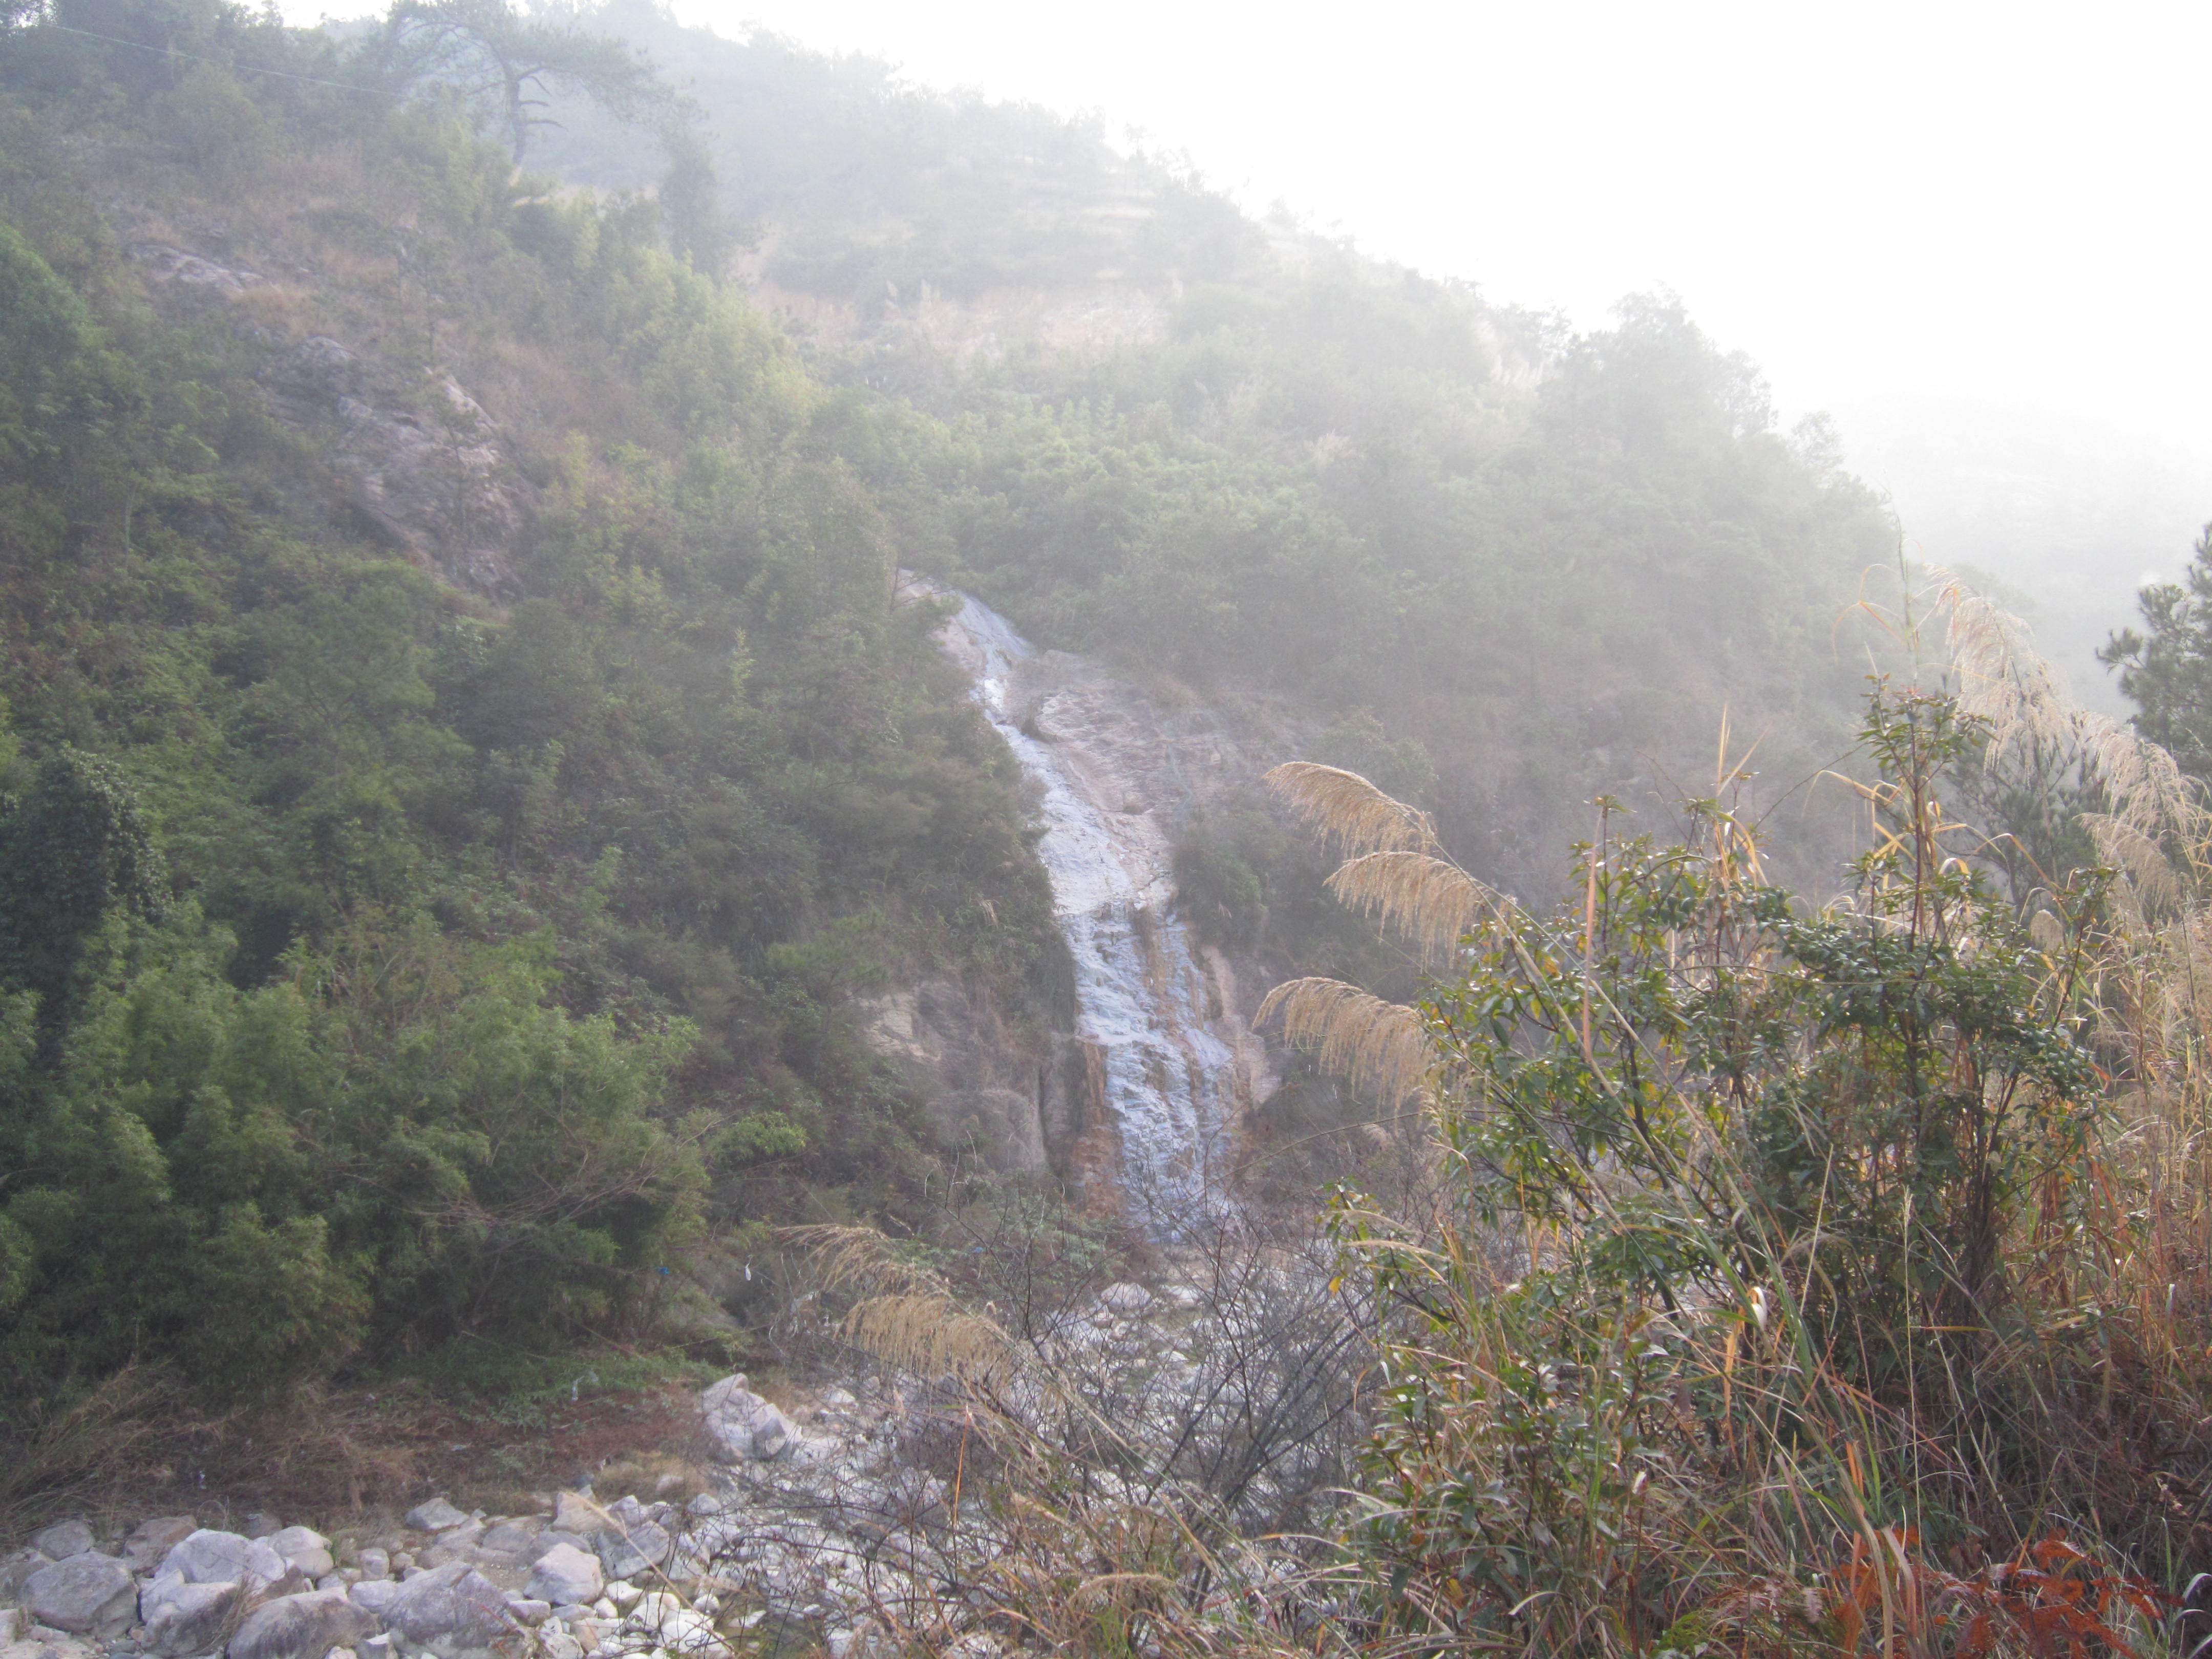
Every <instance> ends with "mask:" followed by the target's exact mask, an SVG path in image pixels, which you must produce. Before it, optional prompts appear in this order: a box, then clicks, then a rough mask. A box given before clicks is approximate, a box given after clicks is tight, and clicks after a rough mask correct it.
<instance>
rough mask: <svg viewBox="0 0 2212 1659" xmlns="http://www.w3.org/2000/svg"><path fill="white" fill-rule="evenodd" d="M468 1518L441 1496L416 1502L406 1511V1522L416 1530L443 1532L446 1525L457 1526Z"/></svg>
mask: <svg viewBox="0 0 2212 1659" xmlns="http://www.w3.org/2000/svg"><path fill="white" fill-rule="evenodd" d="M468 1518H469V1517H468V1516H465V1515H464V1514H462V1513H461V1511H460V1510H457V1509H455V1508H454V1507H453V1505H452V1504H449V1503H447V1501H446V1500H445V1499H444V1498H432V1499H431V1500H430V1501H429V1502H428V1503H427V1504H416V1506H415V1507H414V1508H413V1509H411V1510H408V1511H407V1524H408V1525H409V1526H410V1527H412V1528H414V1529H415V1530H416V1531H417V1532H443V1531H445V1530H446V1529H447V1528H448V1527H458V1526H459V1525H460V1524H461V1523H462V1522H465V1521H466V1520H467V1519H468Z"/></svg>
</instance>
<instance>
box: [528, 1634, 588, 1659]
mask: <svg viewBox="0 0 2212 1659" xmlns="http://www.w3.org/2000/svg"><path fill="white" fill-rule="evenodd" d="M538 1645H539V1646H541V1647H543V1648H544V1650H545V1659H584V1644H582V1643H581V1642H579V1641H578V1640H577V1639H576V1638H574V1637H573V1636H571V1635H569V1634H568V1632H566V1631H556V1632H553V1633H552V1634H551V1635H550V1636H547V1635H544V1634H541V1635H540V1636H539V1637H538Z"/></svg>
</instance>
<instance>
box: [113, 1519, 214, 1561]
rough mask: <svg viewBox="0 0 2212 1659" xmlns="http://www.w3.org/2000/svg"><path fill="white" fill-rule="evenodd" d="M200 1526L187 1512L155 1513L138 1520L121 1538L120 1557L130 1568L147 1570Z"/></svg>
mask: <svg viewBox="0 0 2212 1659" xmlns="http://www.w3.org/2000/svg"><path fill="white" fill-rule="evenodd" d="M199 1529H200V1523H199V1522H197V1521H195V1520H193V1519H192V1517H191V1516H189V1515H157V1516H155V1517H154V1518H153V1519H152V1520H150V1521H141V1522H139V1523H138V1524H137V1526H136V1527H134V1528H131V1535H130V1536H129V1537H128V1538H126V1539H125V1540H124V1541H123V1559H125V1561H127V1562H129V1563H130V1564H131V1571H133V1572H151V1571H153V1570H154V1566H155V1563H156V1562H158V1561H160V1560H161V1558H162V1557H163V1556H165V1555H167V1553H169V1552H170V1551H171V1550H173V1549H174V1548H176V1547H177V1546H178V1545H179V1544H181V1543H183V1542H184V1541H185V1540H186V1539H187V1538H190V1537H191V1535H192V1534H194V1533H196V1532H197V1531H198V1530H199Z"/></svg>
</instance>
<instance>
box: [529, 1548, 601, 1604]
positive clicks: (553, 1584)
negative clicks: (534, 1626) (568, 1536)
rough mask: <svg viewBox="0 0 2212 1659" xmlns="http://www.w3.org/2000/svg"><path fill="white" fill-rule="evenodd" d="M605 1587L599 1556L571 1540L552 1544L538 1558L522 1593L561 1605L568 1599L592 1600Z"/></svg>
mask: <svg viewBox="0 0 2212 1659" xmlns="http://www.w3.org/2000/svg"><path fill="white" fill-rule="evenodd" d="M605 1588H606V1575H605V1573H604V1572H603V1571H601V1570H600V1566H599V1558H598V1557H597V1556H595V1555H588V1554H586V1553H585V1552H584V1551H582V1550H580V1549H579V1548H577V1547H576V1546H575V1545H574V1544H556V1545H555V1546H554V1547H552V1548H551V1549H550V1550H548V1551H546V1552H545V1553H544V1554H543V1555H541V1556H539V1557H538V1561H537V1565H534V1566H532V1568H531V1570H530V1583H529V1584H528V1585H527V1586H526V1587H525V1593H526V1595H533V1596H538V1597H540V1598H542V1599H544V1601H550V1602H551V1603H552V1604H553V1605H554V1606H555V1607H562V1606H565V1605H567V1604H568V1603H570V1602H581V1601H598V1600H599V1595H600V1592H601V1591H602V1590H604V1589H605Z"/></svg>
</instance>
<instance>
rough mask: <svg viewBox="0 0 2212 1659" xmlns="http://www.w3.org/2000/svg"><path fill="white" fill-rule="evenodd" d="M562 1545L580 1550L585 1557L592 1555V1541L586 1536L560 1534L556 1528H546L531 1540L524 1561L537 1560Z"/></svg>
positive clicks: (569, 1533)
mask: <svg viewBox="0 0 2212 1659" xmlns="http://www.w3.org/2000/svg"><path fill="white" fill-rule="evenodd" d="M563 1544H566V1545H568V1547H570V1548H571V1549H579V1550H581V1551H583V1552H584V1553H585V1554H586V1555H589V1554H591V1553H592V1541H591V1539H590V1538H589V1537H588V1536H586V1534H582V1533H574V1532H562V1530H561V1529H560V1528H558V1527H548V1528H546V1529H545V1530H544V1532H541V1533H539V1534H538V1536H537V1537H536V1538H534V1539H532V1541H531V1544H530V1551H529V1553H528V1554H527V1556H526V1558H525V1559H527V1560H531V1561H535V1560H538V1559H539V1558H541V1557H543V1556H544V1555H546V1554H548V1553H550V1552H551V1551H553V1550H556V1549H558V1548H559V1547H561V1546H562V1545H563Z"/></svg>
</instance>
